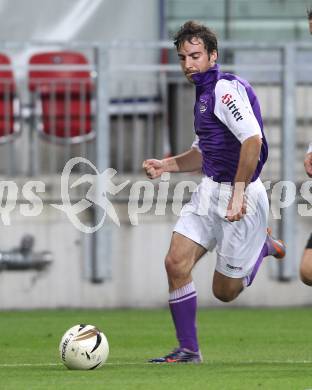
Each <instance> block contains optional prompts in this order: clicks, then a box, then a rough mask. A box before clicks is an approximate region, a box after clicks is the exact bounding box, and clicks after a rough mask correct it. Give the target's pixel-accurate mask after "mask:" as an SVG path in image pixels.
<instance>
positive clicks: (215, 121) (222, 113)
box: [192, 65, 268, 183]
mask: <svg viewBox="0 0 312 390" xmlns="http://www.w3.org/2000/svg"><path fill="white" fill-rule="evenodd" d="M192 78H193V80H194V83H195V85H196V102H195V107H194V116H195V120H194V127H195V133H196V139H195V141H194V143H193V145H192V146H193V147H197V148H198V149H199V150H200V151H201V153H202V156H203V167H202V169H203V172H204V174H205V175H207V176H209V177H211V178H212V179H213V180H214V181H217V182H219V183H221V182H228V183H233V182H234V178H235V175H236V170H237V166H238V161H239V155H240V149H241V144H242V143H243V142H244V141H245V140H246V139H247V138H249V137H252V136H254V135H257V134H258V135H259V136H260V137H261V138H262V147H261V153H260V157H259V162H258V165H257V167H256V170H255V172H254V175H253V177H252V180H251V181H255V180H256V179H257V178H258V176H259V175H260V172H261V170H262V167H263V165H264V163H265V161H266V159H267V157H268V145H267V142H266V139H265V136H264V133H263V123H262V118H261V112H260V106H259V102H258V99H257V96H256V94H255V92H254V91H253V89H252V87H251V86H250V84H249V83H248V82H247V81H246V80H243V79H241V78H239V77H238V76H235V75H233V74H230V73H223V72H221V71H220V69H219V65H215V66H214V67H212V68H210V69H209V70H208V71H207V72H203V73H196V74H194V75H193V76H192Z"/></svg>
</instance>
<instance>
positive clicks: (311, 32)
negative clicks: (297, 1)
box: [309, 19, 312, 34]
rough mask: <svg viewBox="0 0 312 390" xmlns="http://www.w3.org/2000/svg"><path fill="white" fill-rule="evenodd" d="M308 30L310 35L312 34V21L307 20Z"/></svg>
mask: <svg viewBox="0 0 312 390" xmlns="http://www.w3.org/2000/svg"><path fill="white" fill-rule="evenodd" d="M309 30H310V34H312V19H309Z"/></svg>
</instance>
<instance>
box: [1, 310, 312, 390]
mask: <svg viewBox="0 0 312 390" xmlns="http://www.w3.org/2000/svg"><path fill="white" fill-rule="evenodd" d="M311 320H312V308H311V309H310V308H300V309H233V308H231V309H229V308H225V309H222V310H221V309H204V310H199V313H198V328H199V338H200V345H201V350H202V352H203V355H204V359H205V361H204V363H203V364H201V365H181V364H180V365H153V364H147V363H146V360H147V359H148V358H150V357H155V356H160V355H162V354H164V353H166V352H169V350H170V349H171V348H173V347H175V346H176V343H175V338H174V332H173V328H172V324H171V319H170V314H169V312H168V311H167V310H56V311H54V310H53V311H52V310H51V311H41V310H40V311H29V312H28V311H22V312H0V324H1V328H0V329H1V331H0V351H1V354H0V389H1V390H35V389H40V390H48V389H53V390H62V389H73V390H79V389H84V390H85V389H90V390H95V389H108V390H115V389H118V390H127V389H136V390H140V389H142V390H143V389H144V390H153V389H155V390H161V389H168V390H174V389H179V390H184V389H187V390H195V389H198V390H199V389H200V390H206V389H208V390H210V389H217V390H235V389H237V390H244V389H246V390H247V389H248V390H253V389H261V390H263V389H268V390H278V389H281V390H286V389H289V390H297V389H298V390H299V389H301V390H306V389H312V321H311ZM77 323H91V324H94V325H97V326H98V327H99V328H101V329H102V330H103V331H104V333H105V334H106V335H107V338H108V340H109V344H110V356H109V358H108V361H107V364H105V365H104V367H102V368H100V369H98V370H94V371H70V370H68V369H67V368H65V366H63V365H62V364H61V363H60V360H59V356H58V344H59V341H60V338H61V336H62V334H63V333H64V332H65V330H67V328H69V327H71V326H72V325H75V324H77Z"/></svg>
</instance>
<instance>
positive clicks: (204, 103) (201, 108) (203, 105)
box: [199, 99, 208, 114]
mask: <svg viewBox="0 0 312 390" xmlns="http://www.w3.org/2000/svg"><path fill="white" fill-rule="evenodd" d="M207 108H208V105H207V101H206V100H204V99H199V112H200V113H201V114H203V113H204V112H205V111H206V110H207Z"/></svg>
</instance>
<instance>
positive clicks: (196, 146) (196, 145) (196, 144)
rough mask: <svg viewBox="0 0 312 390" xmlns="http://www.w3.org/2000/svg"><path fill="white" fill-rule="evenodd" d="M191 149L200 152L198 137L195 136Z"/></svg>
mask: <svg viewBox="0 0 312 390" xmlns="http://www.w3.org/2000/svg"><path fill="white" fill-rule="evenodd" d="M191 147H192V148H195V149H197V150H198V151H199V152H200V153H201V150H200V147H199V138H198V135H195V139H194V141H193V143H192V146H191Z"/></svg>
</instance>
